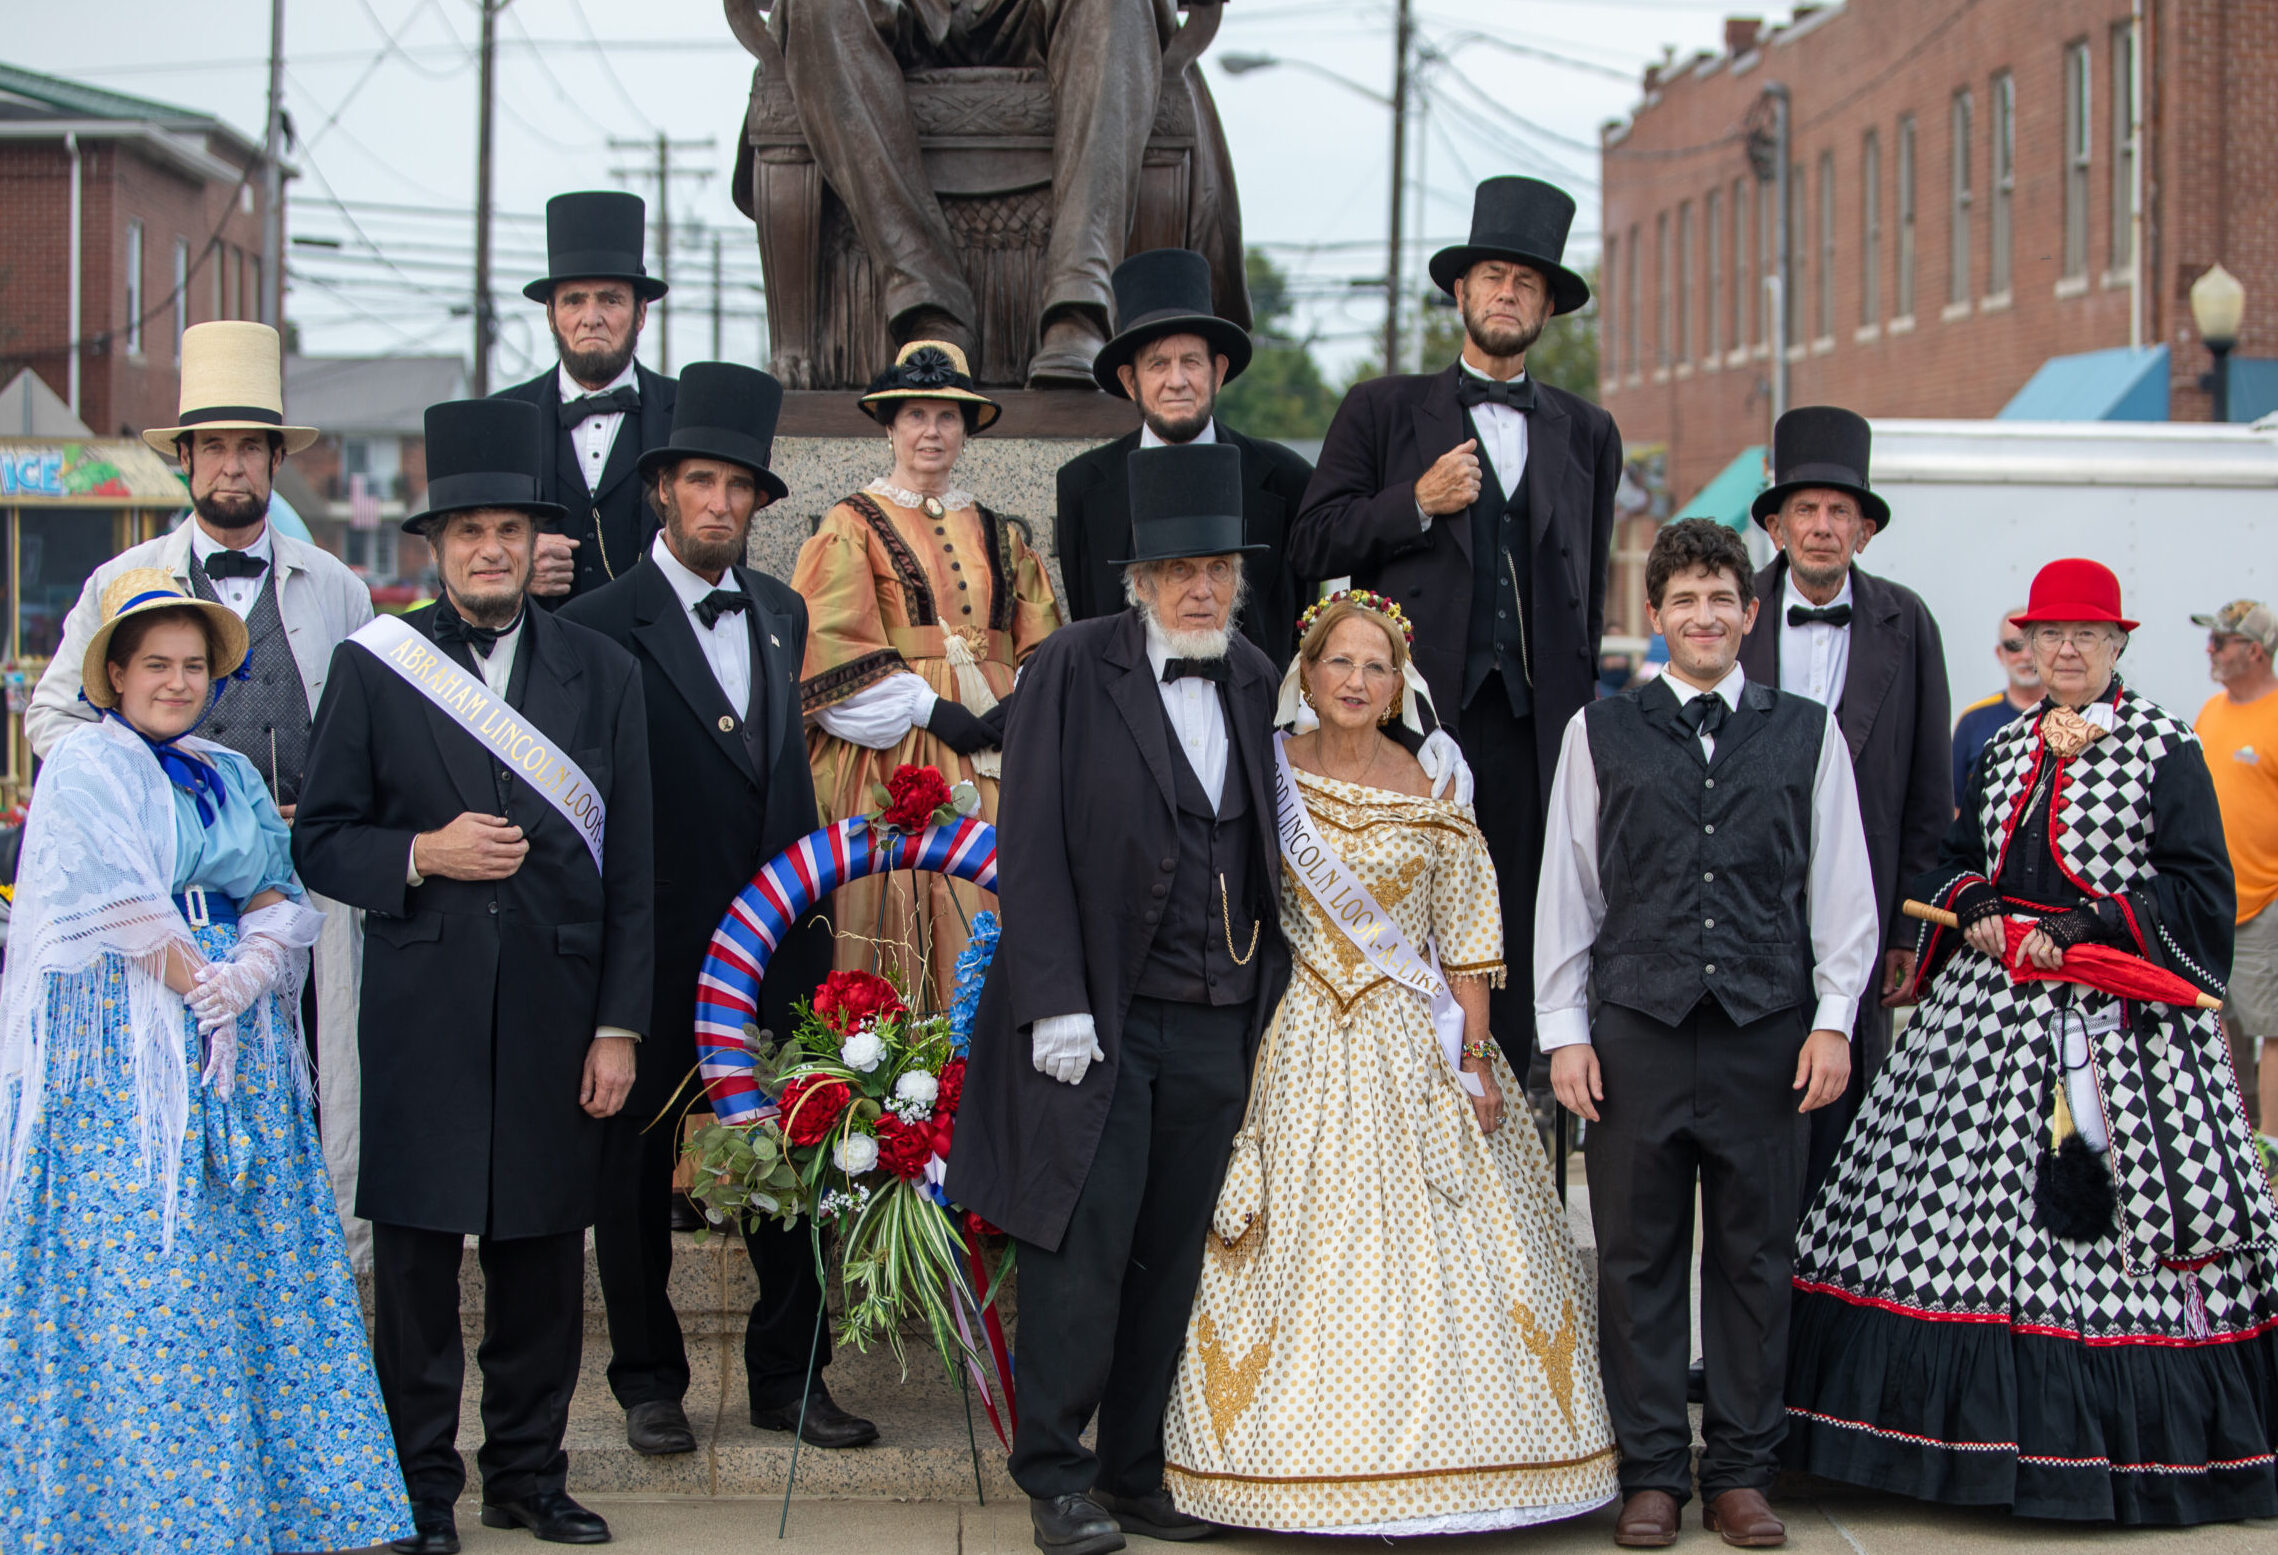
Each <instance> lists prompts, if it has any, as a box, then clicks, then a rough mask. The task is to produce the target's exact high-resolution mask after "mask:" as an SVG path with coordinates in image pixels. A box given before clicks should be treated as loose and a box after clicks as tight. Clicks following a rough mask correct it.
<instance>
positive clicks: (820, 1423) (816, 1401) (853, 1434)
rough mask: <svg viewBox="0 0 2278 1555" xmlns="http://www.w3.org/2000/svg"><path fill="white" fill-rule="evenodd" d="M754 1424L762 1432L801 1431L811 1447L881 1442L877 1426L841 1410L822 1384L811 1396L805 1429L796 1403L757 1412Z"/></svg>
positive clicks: (808, 1399) (864, 1444)
mask: <svg viewBox="0 0 2278 1555" xmlns="http://www.w3.org/2000/svg"><path fill="white" fill-rule="evenodd" d="M751 1423H752V1424H753V1425H755V1426H758V1427H759V1428H760V1429H761V1430H762V1431H797V1432H798V1433H799V1440H801V1441H803V1442H805V1443H806V1444H807V1445H808V1446H810V1447H867V1446H869V1445H870V1444H871V1443H872V1442H874V1441H876V1440H877V1439H878V1428H877V1427H876V1426H874V1425H872V1424H871V1423H870V1422H869V1421H867V1420H865V1419H863V1418H862V1417H861V1416H860V1415H850V1414H848V1413H847V1412H846V1411H845V1410H843V1409H841V1408H839V1407H838V1404H837V1402H836V1401H835V1400H834V1399H832V1397H831V1396H830V1393H829V1391H828V1390H826V1389H825V1388H824V1387H823V1386H822V1384H821V1383H817V1384H816V1385H815V1391H814V1392H812V1393H810V1394H808V1395H807V1423H806V1425H805V1426H804V1427H802V1426H801V1425H800V1424H799V1406H798V1405H797V1404H795V1403H793V1404H785V1405H783V1406H781V1407H780V1408H777V1409H759V1408H754V1409H753V1410H752V1412H751Z"/></svg>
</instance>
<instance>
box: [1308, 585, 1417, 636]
mask: <svg viewBox="0 0 2278 1555" xmlns="http://www.w3.org/2000/svg"><path fill="white" fill-rule="evenodd" d="M1343 604H1353V605H1358V606H1360V607H1361V609H1363V610H1369V611H1373V612H1375V613H1376V614H1377V615H1380V616H1383V617H1384V618H1385V619H1386V620H1388V621H1390V622H1391V623H1392V624H1393V625H1394V626H1397V627H1398V628H1400V636H1401V638H1402V640H1403V641H1405V642H1406V643H1407V644H1408V646H1409V647H1411V648H1413V647H1415V646H1416V628H1415V627H1413V626H1412V625H1410V624H1409V622H1408V618H1407V616H1406V615H1404V614H1402V613H1401V610H1400V607H1399V605H1397V604H1395V603H1394V602H1393V601H1391V600H1389V599H1386V598H1385V597H1384V596H1383V595H1382V594H1379V593H1376V592H1375V591H1374V590H1371V589H1339V590H1337V592H1335V593H1334V594H1331V595H1329V596H1327V597H1326V598H1324V599H1321V600H1318V601H1316V602H1315V603H1314V604H1313V605H1312V606H1310V607H1309V608H1308V609H1307V610H1306V612H1305V614H1303V615H1301V616H1299V617H1298V618H1297V635H1298V636H1299V637H1300V638H1303V637H1304V635H1305V634H1306V632H1308V631H1309V630H1311V629H1312V626H1313V621H1314V618H1315V617H1316V616H1318V615H1320V613H1321V612H1322V611H1324V610H1326V609H1328V608H1329V607H1330V606H1331V605H1343Z"/></svg>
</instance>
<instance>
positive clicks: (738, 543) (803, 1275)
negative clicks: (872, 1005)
mask: <svg viewBox="0 0 2278 1555" xmlns="http://www.w3.org/2000/svg"><path fill="white" fill-rule="evenodd" d="M782 404H783V386H782V385H781V384H779V383H777V382H776V381H775V380H774V379H773V378H771V377H769V376H768V375H767V374H766V373H763V372H759V371H757V370H756V369H753V368H749V367H742V366H737V365H734V364H732V363H727V362H697V363H693V364H691V365H690V366H689V368H688V370H687V372H685V373H684V374H682V375H681V380H680V398H679V401H678V403H677V405H676V406H675V410H674V419H673V428H672V435H671V437H670V438H668V439H667V440H666V441H665V443H664V444H663V445H662V446H660V447H657V448H652V449H650V450H649V451H648V452H647V453H645V454H643V455H642V456H641V466H640V473H641V481H642V485H643V489H644V490H645V491H646V492H647V494H648V497H649V500H650V501H652V502H653V503H655V505H656V510H657V512H658V514H659V515H660V516H661V517H662V520H663V529H662V532H661V533H659V534H658V535H657V537H656V539H655V540H653V541H651V542H650V545H649V550H648V553H647V555H646V557H645V558H644V560H643V562H642V564H641V565H640V566H638V567H635V568H634V569H632V570H631V571H630V572H628V573H626V574H625V575H624V576H623V577H621V578H619V579H617V581H616V582H614V583H610V584H606V585H604V586H603V587H601V588H599V589H596V590H595V591H594V592H593V593H591V594H587V595H584V596H582V597H580V598H578V599H575V600H572V601H571V602H570V603H569V604H567V605H565V606H564V607H563V608H562V612H561V616H562V619H563V620H565V621H575V622H578V623H580V624H582V625H585V626H589V627H591V628H593V629H594V630H595V631H597V632H599V633H601V634H602V635H603V636H605V637H607V638H609V639H610V640H611V641H613V642H615V643H617V644H619V645H620V646H622V647H623V648H624V649H625V650H626V651H627V652H629V653H631V654H632V656H633V658H634V660H635V662H637V663H638V664H639V665H640V668H641V680H642V684H643V686H644V688H645V689H646V692H647V696H646V704H647V708H648V742H649V757H650V770H651V772H652V773H653V774H654V780H655V784H656V813H657V815H658V816H659V817H660V819H662V820H664V821H665V824H660V825H659V826H658V827H657V829H656V861H657V863H656V867H657V912H656V937H655V952H656V995H655V999H654V1002H653V1004H652V1006H651V1014H650V1017H649V1026H648V1039H647V1041H646V1042H645V1043H644V1044H643V1052H642V1054H641V1068H640V1074H639V1077H638V1078H637V1079H636V1080H635V1081H634V1082H633V1094H632V1099H631V1101H630V1102H629V1103H628V1104H627V1105H626V1108H625V1111H624V1113H623V1114H621V1115H620V1116H619V1117H618V1118H617V1119H616V1121H615V1122H614V1124H613V1125H612V1133H611V1137H610V1142H609V1154H608V1162H607V1165H606V1167H605V1169H604V1175H603V1181H602V1206H601V1217H600V1219H599V1220H598V1221H597V1222H596V1223H595V1225H594V1228H593V1251H594V1257H595V1260H596V1262H597V1263H598V1264H599V1266H600V1273H601V1296H602V1300H603V1302H604V1303H605V1305H606V1306H607V1308H608V1314H609V1341H610V1345H611V1349H612V1355H611V1358H610V1362H609V1386H610V1388H611V1390H612V1391H613V1392H614V1393H615V1394H616V1395H617V1402H618V1403H619V1404H621V1405H623V1406H624V1409H625V1437H626V1440H627V1441H628V1442H629V1443H631V1445H632V1447H633V1449H634V1450H635V1451H637V1452H641V1453H646V1454H650V1455H656V1454H663V1453H678V1452H693V1451H694V1450H695V1449H696V1435H695V1432H694V1431H693V1430H692V1429H691V1428H690V1426H689V1423H688V1416H687V1413H686V1411H685V1410H684V1409H683V1408H682V1407H681V1400H682V1399H683V1398H684V1397H685V1396H686V1395H687V1392H688V1351H687V1347H686V1345H685V1344H684V1343H683V1341H682V1339H681V1333H680V1320H679V1318H678V1316H677V1315H675V1313H674V1312H673V1310H672V1298H671V1295H670V1293H669V1291H668V1289H667V1286H668V1283H669V1281H670V1279H671V1276H672V1227H671V1214H672V1201H673V1192H672V1171H673V1164H674V1161H675V1159H676V1157H677V1154H678V1147H679V1142H680V1129H679V1118H680V1114H681V1111H682V1105H681V1103H682V1100H683V1097H682V1094H681V1088H682V1086H683V1083H684V1082H685V1081H686V1079H687V1076H688V1074H689V1071H691V1070H692V1069H694V1068H695V1066H696V977H697V973H698V971H699V970H700V969H701V968H702V966H703V964H704V956H705V952H706V949H707V948H708V947H709V946H710V944H711V941H712V931H713V930H714V929H715V928H717V927H718V926H719V923H720V919H721V917H722V915H723V914H725V913H726V912H727V910H728V904H729V903H730V902H731V901H733V900H734V899H735V896H736V893H737V892H739V891H741V890H742V889H743V887H744V886H745V884H746V883H748V882H749V881H750V879H751V877H752V875H753V874H754V873H755V872H756V871H757V870H758V869H759V867H760V866H761V865H762V864H764V863H766V862H767V861H768V860H769V859H771V858H773V857H774V856H775V855H776V854H778V853H780V852H782V851H783V850H784V849H785V848H787V847H789V846H790V845H791V844H792V843H794V842H796V841H798V840H799V839H800V838H801V837H803V836H805V835H806V834H807V833H808V832H810V831H812V830H814V829H815V827H816V825H817V824H818V821H817V816H816V811H815V789H814V780H813V777H812V776H811V775H810V769H809V767H808V764H807V746H806V738H805V734H804V730H803V727H802V725H801V723H800V720H799V666H800V663H801V661H802V660H803V659H804V657H805V655H806V651H807V607H806V603H805V601H803V600H801V599H800V597H799V596H798V594H797V593H796V592H795V591H793V590H792V589H791V588H790V586H789V585H787V584H785V583H783V582H781V581H780V580H778V579H775V578H771V577H769V576H768V575H767V574H766V573H763V572H756V571H754V570H752V569H751V568H749V567H744V566H740V565H738V563H739V562H740V561H741V560H742V558H743V555H744V540H745V536H746V535H747V534H748V533H749V531H750V529H751V521H752V516H753V515H754V514H755V513H757V512H758V511H759V509H760V508H762V507H764V506H766V505H767V504H768V503H770V502H773V501H775V500H777V499H778V498H780V497H782V496H784V495H785V494H786V492H785V487H784V485H783V482H782V480H781V478H779V477H778V476H777V475H775V474H774V472H773V471H771V470H770V469H769V468H768V459H769V456H770V454H771V453H772V451H773V444H774V438H775V421H776V416H777V414H778V412H779V411H780V410H781V408H782ZM830 956H831V940H830V931H829V926H828V925H827V924H826V923H825V922H823V921H822V919H821V916H820V915H819V914H813V913H810V914H809V915H808V916H807V917H805V918H803V919H801V920H800V921H799V923H798V924H797V925H795V926H794V928H793V929H792V931H791V933H790V934H789V935H788V936H786V937H785V939H784V941H783V943H782V944H781V945H779V946H777V947H776V950H775V954H774V956H773V957H772V958H771V959H770V960H769V962H768V967H767V977H766V979H765V981H764V982H763V983H762V984H761V996H760V997H761V1010H760V1018H761V1021H762V1023H763V1024H765V1025H767V1026H769V1027H770V1028H772V1029H773V1030H775V1031H778V1032H785V1033H788V1032H789V1031H790V1029H791V1026H792V1013H791V1005H792V1003H793V1002H794V1001H796V1000H798V999H801V998H804V997H805V996H807V995H808V994H811V993H812V992H813V991H814V988H815V985H816V984H817V983H819V982H821V981H822V979H823V977H824V975H825V974H826V973H827V972H829V970H830ZM660 1113H662V1114H664V1115H663V1116H662V1117H661V1118H660V1117H659V1114H660ZM744 1244H745V1247H746V1249H747V1250H748V1251H749V1253H750V1255H751V1261H752V1268H753V1269H754V1271H755V1272H756V1273H757V1274H758V1276H759V1300H758V1301H757V1302H756V1303H754V1305H753V1307H752V1311H751V1320H750V1322H749V1324H748V1325H747V1326H746V1327H745V1330H744V1371H745V1374H746V1380H747V1383H748V1386H749V1391H750V1403H751V1416H752V1424H754V1425H756V1426H759V1427H761V1428H762V1429H768V1430H779V1431H789V1430H795V1429H796V1430H800V1431H801V1434H802V1436H803V1438H804V1440H806V1441H807V1442H809V1443H810V1444H812V1445H814V1446H818V1447H856V1446H860V1445H862V1444H863V1443H865V1442H870V1441H875V1440H876V1439H877V1436H878V1430H877V1427H875V1426H873V1425H872V1424H871V1423H870V1422H869V1421H867V1420H862V1419H858V1418H856V1417H855V1416H853V1415H849V1414H847V1413H846V1412H845V1411H844V1410H841V1409H840V1408H839V1407H838V1406H837V1404H835V1403H834V1402H832V1400H831V1396H830V1394H829V1392H828V1390H826V1389H825V1388H824V1386H823V1383H822V1375H821V1367H822V1366H824V1365H827V1364H828V1363H829V1360H830V1356H829V1352H828V1350H827V1348H826V1349H823V1350H821V1351H820V1352H818V1358H817V1362H816V1369H815V1371H814V1372H813V1373H812V1374H811V1375H810V1373H809V1371H808V1356H809V1354H810V1349H811V1347H812V1346H813V1345H814V1344H815V1343H816V1337H815V1318H816V1315H817V1314H818V1313H819V1312H820V1311H821V1309H822V1301H823V1291H822V1285H821V1282H820V1281H819V1280H818V1278H817V1276H816V1273H815V1261H814V1254H813V1250H812V1247H811V1245H810V1243H809V1239H808V1235H807V1232H806V1230H805V1229H804V1228H802V1229H799V1230H797V1231H787V1230H785V1229H784V1228H783V1227H782V1226H780V1225H778V1224H776V1223H775V1222H773V1221H762V1222H761V1223H760V1224H759V1225H757V1226H756V1227H755V1228H754V1229H753V1230H752V1231H750V1232H749V1233H748V1234H747V1235H746V1236H745V1238H744ZM823 1342H824V1343H825V1344H826V1345H827V1343H828V1341H827V1340H825V1341H823ZM802 1400H803V1401H804V1402H805V1411H804V1413H805V1425H804V1427H801V1426H800V1416H801V1403H802Z"/></svg>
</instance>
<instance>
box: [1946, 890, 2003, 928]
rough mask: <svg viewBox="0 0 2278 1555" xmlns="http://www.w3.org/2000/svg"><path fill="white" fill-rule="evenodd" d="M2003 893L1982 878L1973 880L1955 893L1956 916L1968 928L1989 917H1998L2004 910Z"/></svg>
mask: <svg viewBox="0 0 2278 1555" xmlns="http://www.w3.org/2000/svg"><path fill="white" fill-rule="evenodd" d="M2003 910H2004V909H2003V907H2002V905H2001V893H2000V892H1999V891H1996V890H1995V889H1993V887H1992V886H1990V885H1987V884H1986V883H1985V882H1984V881H1982V880H1972V881H1971V882H1970V883H1969V884H1968V885H1966V886H1963V887H1962V888H1961V889H1960V890H1959V891H1956V892H1955V893H1954V916H1955V917H1957V918H1959V919H1960V920H1961V921H1962V927H1963V928H1965V929H1966V928H1968V927H1969V926H1970V925H1971V924H1973V923H1978V922H1981V921H1983V920H1984V919H1987V918H1998V917H2000V916H2001V914H2002V912H2003Z"/></svg>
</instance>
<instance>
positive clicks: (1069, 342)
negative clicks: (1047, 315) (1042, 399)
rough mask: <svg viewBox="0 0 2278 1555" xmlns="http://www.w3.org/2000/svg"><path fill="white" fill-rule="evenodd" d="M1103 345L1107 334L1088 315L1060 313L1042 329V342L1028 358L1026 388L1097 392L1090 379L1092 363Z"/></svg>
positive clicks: (1075, 311) (1070, 310)
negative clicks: (1089, 390)
mask: <svg viewBox="0 0 2278 1555" xmlns="http://www.w3.org/2000/svg"><path fill="white" fill-rule="evenodd" d="M1106 344H1107V335H1106V334H1105V333H1104V332H1103V331H1102V330H1101V329H1100V327H1099V325H1098V324H1097V323H1096V322H1094V321H1093V319H1092V317H1091V315H1090V314H1089V313H1087V312H1085V311H1084V310H1082V309H1079V308H1067V309H1063V310H1061V311H1060V312H1059V313H1057V314H1055V315H1053V318H1052V321H1051V322H1050V323H1048V324H1046V325H1045V326H1044V339H1043V341H1042V342H1041V343H1040V344H1039V345H1038V347H1037V351H1036V355H1034V356H1033V357H1031V358H1029V362H1028V386H1029V387H1030V388H1032V389H1093V390H1096V389H1098V388H1099V384H1098V383H1097V382H1096V381H1094V379H1093V378H1092V362H1093V360H1094V359H1095V358H1097V357H1098V355H1099V353H1100V348H1101V347H1102V346H1104V345H1106Z"/></svg>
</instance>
